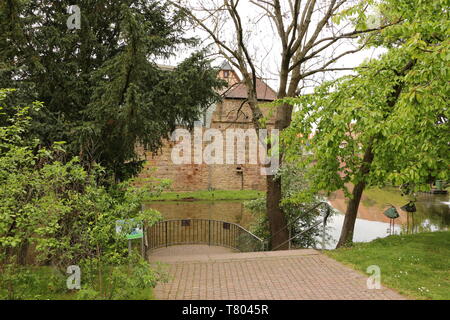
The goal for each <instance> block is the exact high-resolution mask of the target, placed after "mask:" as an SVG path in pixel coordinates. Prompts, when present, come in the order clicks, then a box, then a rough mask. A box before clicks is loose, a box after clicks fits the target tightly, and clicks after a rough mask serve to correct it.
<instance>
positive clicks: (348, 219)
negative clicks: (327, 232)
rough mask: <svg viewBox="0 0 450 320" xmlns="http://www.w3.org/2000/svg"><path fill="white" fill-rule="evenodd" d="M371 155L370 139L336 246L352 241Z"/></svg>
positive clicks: (371, 158)
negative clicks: (358, 179)
mask: <svg viewBox="0 0 450 320" xmlns="http://www.w3.org/2000/svg"><path fill="white" fill-rule="evenodd" d="M373 157H374V154H373V152H372V141H370V142H369V145H368V147H367V150H366V152H365V153H364V158H363V162H362V165H361V167H360V170H359V173H360V179H361V180H360V181H359V182H358V183H357V184H356V185H355V187H354V188H353V191H352V198H351V199H350V201H349V203H348V206H347V210H346V211H345V218H344V224H343V225H342V231H341V236H340V238H339V242H338V244H337V246H336V248H340V247H343V246H347V245H349V244H351V243H352V241H353V230H354V229H355V221H356V216H357V215H358V207H359V203H360V201H361V196H362V193H363V191H364V188H365V187H366V176H367V174H368V173H369V172H370V165H371V163H372V161H373Z"/></svg>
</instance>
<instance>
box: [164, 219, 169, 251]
mask: <svg viewBox="0 0 450 320" xmlns="http://www.w3.org/2000/svg"><path fill="white" fill-rule="evenodd" d="M164 224H165V228H166V247H167V245H168V244H167V221H165V222H164Z"/></svg>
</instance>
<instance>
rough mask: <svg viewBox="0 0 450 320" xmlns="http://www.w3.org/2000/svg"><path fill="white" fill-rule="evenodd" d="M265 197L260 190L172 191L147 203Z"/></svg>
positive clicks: (150, 199)
mask: <svg viewBox="0 0 450 320" xmlns="http://www.w3.org/2000/svg"><path fill="white" fill-rule="evenodd" d="M263 195H265V192H264V191H258V190H212V191H209V190H201V191H178V192H177V191H170V192H163V193H162V194H161V195H159V196H156V197H148V198H147V199H146V200H147V201H177V200H180V201H181V200H200V201H201V200H203V201H205V200H207V201H213V200H220V201H226V200H253V199H256V198H258V197H261V196H263Z"/></svg>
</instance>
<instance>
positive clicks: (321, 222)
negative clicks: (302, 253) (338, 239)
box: [266, 202, 331, 251]
mask: <svg viewBox="0 0 450 320" xmlns="http://www.w3.org/2000/svg"><path fill="white" fill-rule="evenodd" d="M319 207H324V209H325V215H324V216H323V219H322V220H319V221H317V222H316V223H314V224H312V225H311V226H309V227H308V228H306V229H305V230H302V231H300V232H298V233H295V234H294V235H292V229H293V226H294V225H295V224H296V223H298V221H299V220H300V219H301V218H302V215H300V216H299V217H298V218H297V219H295V220H294V221H292V222H290V223H289V224H287V225H286V226H285V227H284V228H282V229H280V230H278V231H277V232H275V233H274V234H273V235H272V236H271V237H269V239H267V240H266V241H267V244H266V246H267V247H269V242H270V239H271V238H273V236H274V235H276V234H278V233H280V232H281V231H283V230H285V229H288V232H289V238H288V239H287V240H286V241H284V242H283V243H280V244H279V245H277V246H276V247H274V248H271V249H270V250H271V251H275V250H277V249H279V248H281V247H283V246H285V245H286V244H287V245H288V248H289V249H290V248H291V242H292V240H294V239H295V238H298V237H300V236H301V235H302V234H305V233H306V232H308V231H310V230H311V229H314V228H316V227H318V226H319V225H322V227H323V228H322V233H323V236H322V249H323V248H324V247H325V232H326V225H327V220H328V217H329V216H330V214H331V207H330V205H329V204H328V203H327V202H319V203H318V204H316V205H314V206H313V207H312V208H309V209H308V210H306V211H305V213H304V215H306V214H308V213H310V212H311V211H314V210H316V209H318V208H319Z"/></svg>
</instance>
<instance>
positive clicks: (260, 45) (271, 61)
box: [158, 0, 383, 93]
mask: <svg viewBox="0 0 450 320" xmlns="http://www.w3.org/2000/svg"><path fill="white" fill-rule="evenodd" d="M287 1H288V0H285V1H283V0H282V4H283V5H285V7H284V8H288V6H287ZM329 1H330V0H319V1H318V3H325V4H326V3H327V2H329ZM185 2H188V5H190V6H193V7H194V8H198V7H199V6H200V5H204V6H210V7H211V6H214V4H215V3H216V4H217V3H220V2H222V0H185ZM238 10H239V12H240V14H241V18H242V21H243V25H244V30H245V31H246V37H247V44H248V48H249V51H250V53H251V54H252V56H253V57H254V60H255V61H256V62H257V68H258V73H259V74H258V76H260V77H261V78H263V79H264V80H265V81H266V82H267V83H268V84H269V86H271V87H272V88H273V89H275V90H277V89H278V70H279V64H280V52H281V45H280V43H279V40H278V38H277V37H276V35H274V32H275V31H274V29H273V28H272V25H271V23H270V21H269V19H268V18H267V14H265V13H264V11H263V10H262V9H260V8H258V7H257V6H255V5H254V4H252V3H251V1H250V0H241V1H240V2H239V5H238ZM196 12H197V16H200V17H202V16H204V13H202V12H200V11H196ZM368 14H370V13H368ZM217 17H218V15H216V16H215V17H214V18H217ZM319 17H320V12H317V14H316V15H314V16H313V22H312V25H314V19H316V20H317V19H318V18H319ZM209 21H210V20H207V21H206V23H210V22H209ZM209 25H210V24H209ZM341 26H342V27H344V30H345V31H349V30H352V29H353V28H352V27H351V26H349V25H348V24H346V23H344V24H341V25H340V27H341ZM330 32H331V28H330V30H328V29H325V31H324V33H323V35H326V36H327V35H329V34H330ZM186 36H196V37H199V38H200V39H201V41H200V43H201V45H200V46H198V47H196V48H191V49H184V50H182V51H180V52H178V53H177V56H175V57H172V58H171V59H163V60H158V63H161V64H166V65H176V64H178V63H179V62H181V61H182V60H183V59H185V58H186V57H188V56H189V55H190V54H191V53H192V52H193V51H195V50H199V49H201V48H204V47H205V46H207V45H210V44H212V40H211V39H210V38H209V37H208V34H207V33H206V32H204V31H203V30H201V29H200V28H189V29H188V31H187V33H186ZM221 38H222V39H225V40H227V41H228V44H230V45H232V39H234V28H233V26H232V25H231V24H229V23H228V24H227V23H226V22H225V23H224V24H223V27H222V32H221ZM211 47H212V49H213V51H215V46H214V45H213V46H211ZM354 48H355V44H354V43H353V42H351V41H350V40H347V41H346V42H341V43H339V45H338V46H332V47H331V48H330V50H326V51H325V52H324V55H322V57H324V56H331V55H332V54H333V51H334V52H338V53H339V52H343V51H347V50H351V49H354ZM382 52H383V51H382V50H381V49H373V48H372V49H368V50H363V51H360V52H358V53H354V54H351V55H347V56H344V57H342V58H341V59H340V60H339V61H338V62H337V63H335V64H334V65H333V67H338V68H341V67H346V68H348V67H356V66H358V65H359V64H361V63H362V62H363V61H364V60H365V59H372V58H376V57H377V56H379V55H380V54H381V53H382ZM214 58H216V59H215V61H214V62H213V65H214V66H218V65H220V64H221V63H222V62H223V60H224V59H223V58H222V57H220V56H217V55H215V56H214ZM310 63H313V64H312V65H311V66H314V63H317V61H315V62H313V61H311V62H310ZM350 72H351V71H339V72H327V73H325V74H318V75H316V76H315V77H314V81H308V82H307V83H306V85H307V87H305V88H304V89H303V90H302V93H311V92H312V91H313V89H314V86H316V85H318V84H320V83H321V82H323V81H324V80H331V79H333V78H336V77H339V76H342V75H345V74H348V73H350Z"/></svg>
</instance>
